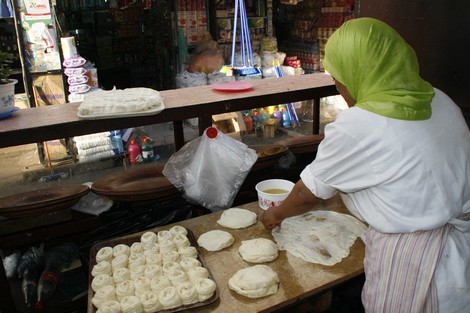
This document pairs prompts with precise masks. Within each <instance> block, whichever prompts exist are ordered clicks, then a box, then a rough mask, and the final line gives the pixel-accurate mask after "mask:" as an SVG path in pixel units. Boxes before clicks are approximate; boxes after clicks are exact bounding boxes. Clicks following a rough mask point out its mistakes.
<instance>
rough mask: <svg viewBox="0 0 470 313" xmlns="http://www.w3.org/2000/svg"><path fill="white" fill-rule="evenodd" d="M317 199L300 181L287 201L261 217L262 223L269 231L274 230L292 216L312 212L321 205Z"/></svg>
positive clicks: (271, 208)
mask: <svg viewBox="0 0 470 313" xmlns="http://www.w3.org/2000/svg"><path fill="white" fill-rule="evenodd" d="M320 201H321V199H320V198H317V197H316V196H315V195H314V194H313V193H312V192H311V191H310V190H309V189H308V188H307V187H306V186H305V185H304V183H303V182H302V180H299V181H298V182H297V183H296V184H295V186H294V188H293V189H292V191H291V192H290V194H289V196H287V198H286V200H284V201H283V202H282V203H281V204H280V205H279V206H275V207H270V208H269V209H267V210H266V211H265V212H263V214H262V215H261V222H262V223H263V225H264V227H266V228H267V229H273V228H274V227H276V226H279V225H280V224H281V222H282V221H283V220H284V219H285V218H287V217H291V216H296V215H301V214H304V213H306V212H308V211H310V210H311V209H312V208H313V207H314V206H315V205H317V204H318V203H320Z"/></svg>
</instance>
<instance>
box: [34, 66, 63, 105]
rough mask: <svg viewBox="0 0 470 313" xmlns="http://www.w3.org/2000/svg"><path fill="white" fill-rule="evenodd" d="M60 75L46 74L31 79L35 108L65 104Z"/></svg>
mask: <svg viewBox="0 0 470 313" xmlns="http://www.w3.org/2000/svg"><path fill="white" fill-rule="evenodd" d="M64 90H65V89H64V81H63V77H62V74H46V75H39V76H36V77H34V78H33V94H34V102H35V106H37V107H41V106H47V105H53V104H63V103H66V102H67V99H66V97H65V91H64Z"/></svg>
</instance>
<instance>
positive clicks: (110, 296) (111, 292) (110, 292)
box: [91, 285, 117, 309]
mask: <svg viewBox="0 0 470 313" xmlns="http://www.w3.org/2000/svg"><path fill="white" fill-rule="evenodd" d="M116 299H117V298H116V291H115V288H114V286H113V285H107V286H104V287H103V288H100V289H99V290H98V291H97V292H95V294H94V296H93V298H92V299H91V303H93V305H94V306H95V307H96V308H98V309H99V308H100V307H101V305H102V304H103V303H104V302H106V301H109V300H116Z"/></svg>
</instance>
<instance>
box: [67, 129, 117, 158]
mask: <svg viewBox="0 0 470 313" xmlns="http://www.w3.org/2000/svg"><path fill="white" fill-rule="evenodd" d="M73 141H74V142H75V147H76V148H77V157H78V161H79V162H80V163H87V162H94V161H98V160H103V159H106V158H110V157H112V156H114V151H113V145H112V142H111V137H110V132H101V133H96V134H89V135H84V136H76V137H74V138H73Z"/></svg>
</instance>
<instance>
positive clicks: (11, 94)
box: [0, 79, 18, 114]
mask: <svg viewBox="0 0 470 313" xmlns="http://www.w3.org/2000/svg"><path fill="white" fill-rule="evenodd" d="M10 81H11V83H8V84H0V114H4V113H8V112H11V111H13V109H14V108H15V84H16V83H17V82H18V81H17V80H16V79H10Z"/></svg>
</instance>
